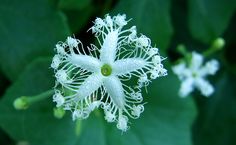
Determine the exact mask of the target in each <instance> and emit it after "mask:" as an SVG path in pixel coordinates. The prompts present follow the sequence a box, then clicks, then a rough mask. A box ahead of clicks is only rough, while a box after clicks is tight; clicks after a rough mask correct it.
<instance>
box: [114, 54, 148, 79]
mask: <svg viewBox="0 0 236 145" xmlns="http://www.w3.org/2000/svg"><path fill="white" fill-rule="evenodd" d="M145 65H147V62H146V61H145V60H144V59H142V58H127V59H121V60H117V61H115V62H114V64H113V66H112V71H113V73H114V74H115V75H124V74H127V73H130V72H133V71H136V70H138V69H141V68H143V67H145Z"/></svg>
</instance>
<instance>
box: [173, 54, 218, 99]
mask: <svg viewBox="0 0 236 145" xmlns="http://www.w3.org/2000/svg"><path fill="white" fill-rule="evenodd" d="M218 69H219V63H218V61H217V60H210V61H208V62H207V63H206V64H205V65H203V56H202V55H200V54H199V53H196V52H192V58H191V60H190V63H189V64H186V62H183V61H182V62H181V63H179V64H177V65H175V66H174V67H172V70H173V72H174V73H175V74H176V75H178V77H179V79H180V80H181V81H182V83H181V86H180V90H179V95H180V96H181V97H186V96H188V95H189V94H190V93H191V92H192V91H193V90H194V88H197V89H199V90H200V92H201V93H202V95H204V96H206V97H208V96H210V95H211V94H212V93H213V92H214V88H213V86H212V85H211V84H210V83H209V82H208V81H207V80H206V76H207V75H214V74H215V73H216V71H217V70H218Z"/></svg>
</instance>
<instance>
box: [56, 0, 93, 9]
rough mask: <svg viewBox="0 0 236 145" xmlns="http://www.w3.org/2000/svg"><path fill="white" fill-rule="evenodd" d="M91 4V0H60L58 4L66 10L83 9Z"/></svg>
mask: <svg viewBox="0 0 236 145" xmlns="http://www.w3.org/2000/svg"><path fill="white" fill-rule="evenodd" d="M89 5H91V0H59V4H58V6H59V7H60V8H62V9H65V10H82V9H84V8H85V7H88V6H89Z"/></svg>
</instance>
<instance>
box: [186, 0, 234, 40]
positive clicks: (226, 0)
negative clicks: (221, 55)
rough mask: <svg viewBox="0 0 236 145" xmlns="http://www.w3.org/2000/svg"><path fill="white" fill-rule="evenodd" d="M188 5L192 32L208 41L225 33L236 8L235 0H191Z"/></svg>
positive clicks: (200, 38)
mask: <svg viewBox="0 0 236 145" xmlns="http://www.w3.org/2000/svg"><path fill="white" fill-rule="evenodd" d="M188 5H189V28H190V32H191V34H192V36H193V37H194V38H196V39H198V40H200V41H202V42H206V43H207V42H208V43H209V42H211V41H213V40H214V39H215V38H216V37H219V36H220V35H222V34H223V32H224V31H225V30H226V28H227V26H228V23H229V21H230V18H231V17H232V16H233V14H234V12H235V10H236V1H235V0H189V2H188Z"/></svg>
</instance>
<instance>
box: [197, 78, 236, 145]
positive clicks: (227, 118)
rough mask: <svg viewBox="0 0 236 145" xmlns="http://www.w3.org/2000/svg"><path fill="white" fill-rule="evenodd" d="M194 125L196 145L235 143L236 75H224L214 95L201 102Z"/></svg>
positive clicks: (230, 144)
mask: <svg viewBox="0 0 236 145" xmlns="http://www.w3.org/2000/svg"><path fill="white" fill-rule="evenodd" d="M199 109H200V113H199V116H198V118H197V121H196V123H195V125H194V142H195V143H196V145H234V144H235V143H236V139H235V133H236V75H232V74H224V75H223V76H222V77H221V78H220V79H219V81H218V82H217V83H216V87H215V93H214V94H213V95H212V96H211V97H210V98H208V99H207V100H201V103H200V105H199Z"/></svg>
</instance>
